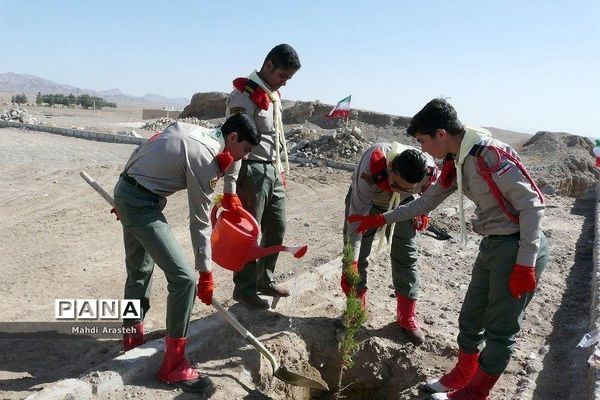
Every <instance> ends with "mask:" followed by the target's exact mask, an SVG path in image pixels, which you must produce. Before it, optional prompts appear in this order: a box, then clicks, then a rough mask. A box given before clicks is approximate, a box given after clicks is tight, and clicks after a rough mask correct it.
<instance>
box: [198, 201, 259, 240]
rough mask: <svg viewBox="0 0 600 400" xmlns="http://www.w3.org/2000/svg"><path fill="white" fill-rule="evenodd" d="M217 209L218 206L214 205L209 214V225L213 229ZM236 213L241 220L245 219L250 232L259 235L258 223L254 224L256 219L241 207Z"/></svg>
mask: <svg viewBox="0 0 600 400" xmlns="http://www.w3.org/2000/svg"><path fill="white" fill-rule="evenodd" d="M219 208H220V206H219V207H217V205H216V204H215V205H214V206H213V208H212V210H211V212H210V223H211V225H212V227H213V228H214V227H215V224H216V223H217V211H218V210H219ZM238 213H239V214H240V215H241V217H242V218H244V219H247V220H248V221H249V222H250V223H251V224H252V232H255V233H256V234H258V233H260V227H259V226H258V222H256V218H254V217H253V216H252V214H250V213H249V212H248V211H247V210H246V209H245V208H242V207H240V208H238Z"/></svg>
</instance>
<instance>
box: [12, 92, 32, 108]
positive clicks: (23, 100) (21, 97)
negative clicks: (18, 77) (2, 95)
mask: <svg viewBox="0 0 600 400" xmlns="http://www.w3.org/2000/svg"><path fill="white" fill-rule="evenodd" d="M10 101H11V103H13V104H17V105H19V104H27V101H28V100H27V96H25V94H24V93H21V94H15V95H14V96H13V97H11V98H10Z"/></svg>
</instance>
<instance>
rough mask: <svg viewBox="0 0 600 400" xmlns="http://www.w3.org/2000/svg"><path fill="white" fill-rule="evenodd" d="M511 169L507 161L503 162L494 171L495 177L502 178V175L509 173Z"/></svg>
mask: <svg viewBox="0 0 600 400" xmlns="http://www.w3.org/2000/svg"><path fill="white" fill-rule="evenodd" d="M511 168H512V165H511V163H510V162H509V161H508V160H504V162H502V163H501V164H500V165H499V166H498V168H497V169H496V175H498V176H502V175H504V174H506V173H507V172H508V171H510V170H511Z"/></svg>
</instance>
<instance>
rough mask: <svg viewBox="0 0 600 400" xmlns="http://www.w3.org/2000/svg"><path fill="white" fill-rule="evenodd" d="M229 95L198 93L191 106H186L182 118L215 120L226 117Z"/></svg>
mask: <svg viewBox="0 0 600 400" xmlns="http://www.w3.org/2000/svg"><path fill="white" fill-rule="evenodd" d="M226 100H227V93H222V92H208V93H196V94H195V95H194V96H193V97H192V100H191V101H190V104H188V105H187V106H185V108H184V109H183V112H182V113H181V115H179V117H180V118H187V117H196V118H199V119H213V118H221V117H224V116H225V101H226Z"/></svg>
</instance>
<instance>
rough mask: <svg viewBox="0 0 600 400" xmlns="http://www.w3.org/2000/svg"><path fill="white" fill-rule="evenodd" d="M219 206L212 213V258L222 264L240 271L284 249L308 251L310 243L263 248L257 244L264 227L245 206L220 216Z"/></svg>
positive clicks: (300, 251)
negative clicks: (257, 260)
mask: <svg viewBox="0 0 600 400" xmlns="http://www.w3.org/2000/svg"><path fill="white" fill-rule="evenodd" d="M219 208H220V207H217V206H216V205H215V206H214V207H213V209H212V212H211V215H210V220H211V223H212V234H211V236H210V244H211V245H212V259H213V261H214V262H216V263H217V264H219V265H220V266H221V267H223V268H226V269H229V270H231V271H235V272H238V271H241V270H242V268H243V267H244V265H246V264H247V263H248V262H250V261H253V260H256V259H259V258H262V257H266V256H269V255H271V254H275V253H278V252H280V251H287V252H289V253H292V254H293V255H294V257H296V258H300V257H302V256H304V254H306V250H307V249H308V246H307V245H304V246H294V247H290V246H283V245H278V246H271V247H260V246H259V245H258V243H257V240H258V236H259V235H260V227H259V226H258V222H256V219H254V217H253V216H252V214H250V213H249V212H248V211H246V210H244V209H243V208H242V209H240V210H239V212H235V213H234V212H231V211H228V210H225V209H223V210H221V212H220V213H219V216H218V218H217V211H218V209H219Z"/></svg>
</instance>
